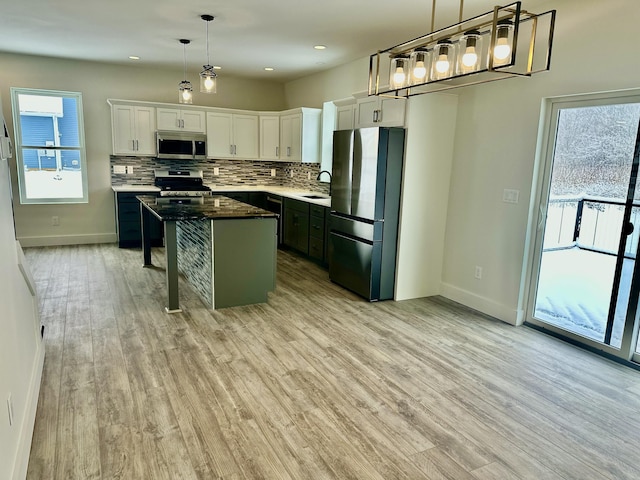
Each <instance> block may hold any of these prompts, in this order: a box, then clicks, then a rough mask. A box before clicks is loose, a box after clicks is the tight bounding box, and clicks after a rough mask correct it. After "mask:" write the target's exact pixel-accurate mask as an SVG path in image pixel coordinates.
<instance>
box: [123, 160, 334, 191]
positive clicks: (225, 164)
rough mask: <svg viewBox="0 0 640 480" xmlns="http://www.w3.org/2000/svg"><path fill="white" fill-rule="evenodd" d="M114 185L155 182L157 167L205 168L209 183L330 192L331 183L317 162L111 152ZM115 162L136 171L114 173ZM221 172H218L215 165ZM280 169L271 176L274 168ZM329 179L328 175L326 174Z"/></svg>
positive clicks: (204, 171)
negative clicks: (321, 176)
mask: <svg viewBox="0 0 640 480" xmlns="http://www.w3.org/2000/svg"><path fill="white" fill-rule="evenodd" d="M110 158H111V162H110V163H111V165H110V168H111V184H112V185H153V171H154V170H162V169H164V170H166V169H185V168H188V169H192V170H202V174H203V176H204V183H205V184H207V185H221V186H222V185H224V186H239V185H248V186H253V185H267V186H284V187H291V188H300V189H304V190H311V191H314V192H322V193H327V194H328V193H329V184H328V183H326V182H318V181H317V180H316V177H317V176H318V173H319V172H320V165H319V164H317V163H299V162H273V161H257V160H201V161H184V160H163V159H157V158H149V157H116V156H111V157H110ZM115 166H124V167H127V166H128V167H133V173H128V174H120V173H114V168H113V167H115ZM216 168H217V169H218V175H214V171H215V169H216ZM272 169H274V170H275V172H276V175H275V177H274V176H271V170H272ZM325 180H326V176H325Z"/></svg>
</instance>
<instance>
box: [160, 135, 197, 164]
mask: <svg viewBox="0 0 640 480" xmlns="http://www.w3.org/2000/svg"><path fill="white" fill-rule="evenodd" d="M156 139H157V141H156V144H157V148H158V149H157V157H158V158H167V159H176V160H204V159H205V158H206V157H207V136H206V135H205V134H203V133H187V132H168V131H162V130H159V131H158V132H156Z"/></svg>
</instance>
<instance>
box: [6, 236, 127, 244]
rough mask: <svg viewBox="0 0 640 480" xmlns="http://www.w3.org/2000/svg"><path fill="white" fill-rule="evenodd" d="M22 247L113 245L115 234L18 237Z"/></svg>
mask: <svg viewBox="0 0 640 480" xmlns="http://www.w3.org/2000/svg"><path fill="white" fill-rule="evenodd" d="M18 241H19V242H20V245H22V246H23V247H53V246H58V245H86V244H92V243H115V242H117V241H118V236H117V235H116V234H115V233H95V234H90V235H58V236H55V237H18Z"/></svg>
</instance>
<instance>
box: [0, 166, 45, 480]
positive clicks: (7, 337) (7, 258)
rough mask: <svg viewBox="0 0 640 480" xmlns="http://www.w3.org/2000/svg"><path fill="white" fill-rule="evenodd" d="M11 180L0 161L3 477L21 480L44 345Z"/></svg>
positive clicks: (0, 438)
mask: <svg viewBox="0 0 640 480" xmlns="http://www.w3.org/2000/svg"><path fill="white" fill-rule="evenodd" d="M8 180H9V169H8V164H7V161H6V160H0V272H2V275H0V309H1V310H0V478H2V479H14V478H15V479H19V478H25V476H26V471H27V470H26V469H27V463H28V460H29V450H30V446H31V436H32V432H33V424H34V420H35V414H36V407H37V404H38V392H39V389H40V378H41V376H42V365H43V361H44V344H43V343H42V341H41V339H40V332H39V326H40V323H39V321H38V316H37V301H36V298H35V297H34V296H32V294H31V292H30V290H29V288H28V287H27V284H26V283H25V280H24V277H23V276H22V273H21V272H20V269H19V267H18V253H17V249H16V240H15V236H14V235H15V232H14V229H13V218H12V212H11V196H10V194H9V182H8ZM10 396H11V398H12V404H13V424H12V425H10V424H9V414H8V405H7V400H8V399H9V397H10Z"/></svg>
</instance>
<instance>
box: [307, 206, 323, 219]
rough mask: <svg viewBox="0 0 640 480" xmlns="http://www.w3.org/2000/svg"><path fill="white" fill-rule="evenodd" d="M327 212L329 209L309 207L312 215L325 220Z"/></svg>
mask: <svg viewBox="0 0 640 480" xmlns="http://www.w3.org/2000/svg"><path fill="white" fill-rule="evenodd" d="M326 210H327V207H323V206H321V205H315V204H311V205H310V206H309V212H310V213H311V215H315V216H316V217H322V218H324V216H325V213H324V212H325V211H326Z"/></svg>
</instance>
